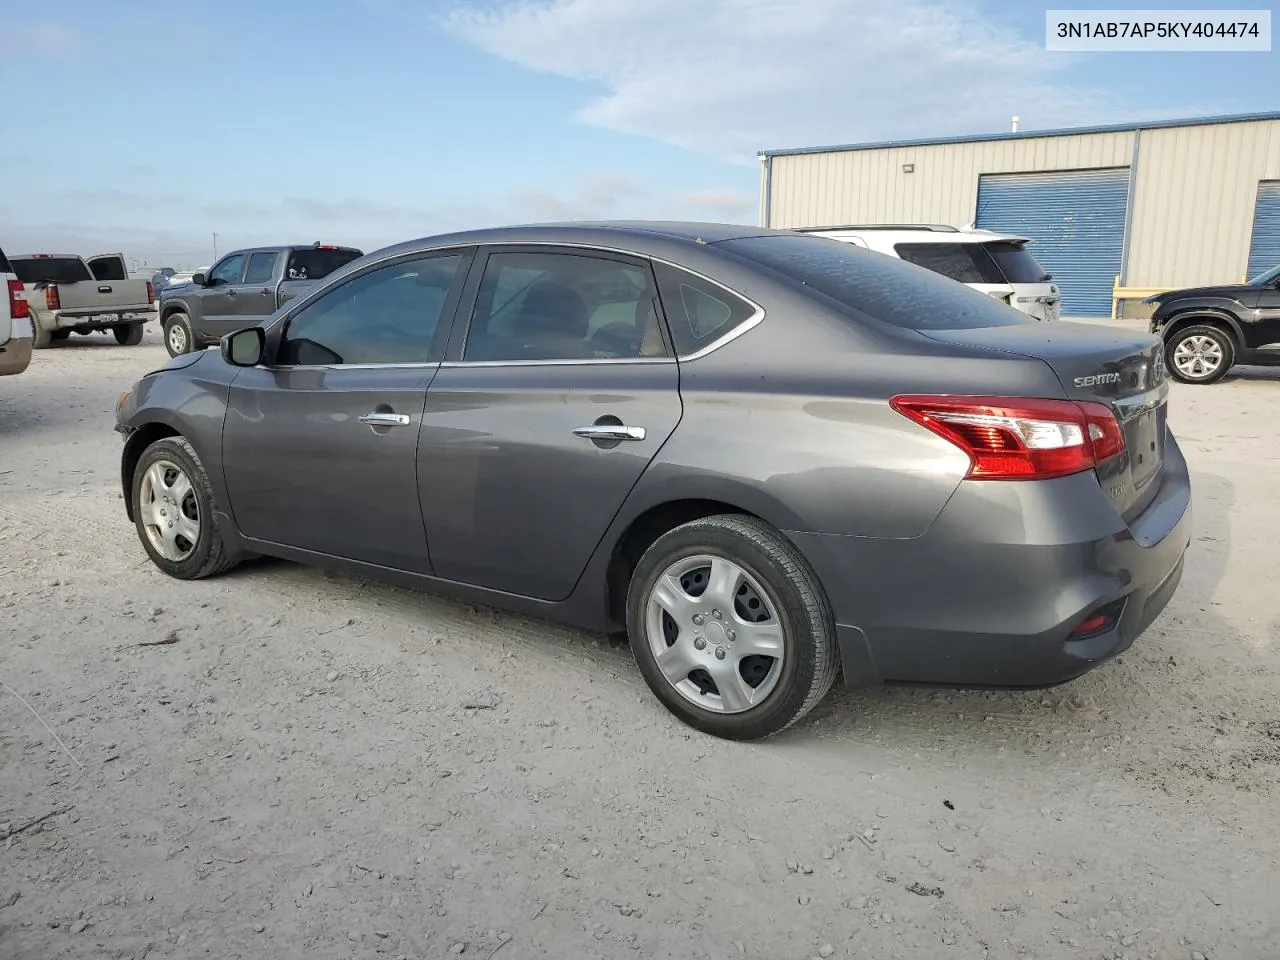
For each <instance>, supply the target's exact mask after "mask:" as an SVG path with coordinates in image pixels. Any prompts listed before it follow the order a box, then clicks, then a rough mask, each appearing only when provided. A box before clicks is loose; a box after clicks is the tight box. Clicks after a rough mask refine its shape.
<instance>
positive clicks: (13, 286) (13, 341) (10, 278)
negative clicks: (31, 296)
mask: <svg viewBox="0 0 1280 960" xmlns="http://www.w3.org/2000/svg"><path fill="white" fill-rule="evenodd" d="M31 340H32V328H31V311H30V309H29V308H28V307H27V292H26V288H24V287H23V285H22V281H21V280H19V279H18V278H17V277H16V276H14V273H13V268H12V267H11V266H9V261H8V259H7V258H6V257H5V255H4V251H3V250H0V377H3V376H7V375H9V374H14V373H21V372H22V371H23V370H25V369H27V365H28V364H29V363H31Z"/></svg>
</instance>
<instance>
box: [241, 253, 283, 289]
mask: <svg viewBox="0 0 1280 960" xmlns="http://www.w3.org/2000/svg"><path fill="white" fill-rule="evenodd" d="M279 256H280V254H278V253H253V254H250V255H249V269H248V270H246V271H245V273H244V282H245V283H267V282H269V281H270V280H271V278H272V277H273V276H275V272H276V259H277V258H278V257H279Z"/></svg>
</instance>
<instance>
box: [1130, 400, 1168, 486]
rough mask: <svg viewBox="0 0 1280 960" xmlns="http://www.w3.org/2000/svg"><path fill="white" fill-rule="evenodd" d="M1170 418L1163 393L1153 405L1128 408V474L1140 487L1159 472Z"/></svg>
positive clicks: (1135, 484)
mask: <svg viewBox="0 0 1280 960" xmlns="http://www.w3.org/2000/svg"><path fill="white" fill-rule="evenodd" d="M1167 419H1168V404H1167V403H1166V401H1165V399H1164V398H1163V397H1162V398H1161V399H1160V401H1159V402H1158V403H1156V404H1155V405H1154V406H1143V407H1138V408H1135V409H1132V410H1130V411H1128V416H1127V419H1125V421H1124V440H1125V448H1126V449H1127V450H1128V453H1129V475H1130V476H1131V477H1132V479H1133V486H1134V489H1136V490H1141V489H1142V488H1143V487H1145V486H1146V485H1147V484H1149V483H1150V482H1151V481H1152V480H1153V479H1155V477H1156V476H1157V475H1158V474H1159V473H1160V466H1161V464H1163V463H1164V447H1165V436H1166V424H1167Z"/></svg>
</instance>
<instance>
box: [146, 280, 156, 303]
mask: <svg viewBox="0 0 1280 960" xmlns="http://www.w3.org/2000/svg"><path fill="white" fill-rule="evenodd" d="M155 302H156V288H155V287H153V286H152V285H151V281H150V280H148V281H147V304H148V305H150V304H153V303H155Z"/></svg>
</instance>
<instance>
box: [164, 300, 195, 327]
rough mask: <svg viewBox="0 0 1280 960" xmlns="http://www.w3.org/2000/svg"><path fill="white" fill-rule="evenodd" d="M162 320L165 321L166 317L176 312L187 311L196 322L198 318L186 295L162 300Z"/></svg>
mask: <svg viewBox="0 0 1280 960" xmlns="http://www.w3.org/2000/svg"><path fill="white" fill-rule="evenodd" d="M159 313H160V322H161V323H163V322H164V319H165V318H166V317H169V316H172V315H173V314H175V313H185V314H186V315H187V316H188V317H189V318H190V319H191V321H192V322H193V323H194V322H195V320H196V315H195V313H193V312H192V309H191V304H190V303H189V302H188V301H187V300H186V298H185V297H174V298H173V299H172V300H161V301H160V312H159Z"/></svg>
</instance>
